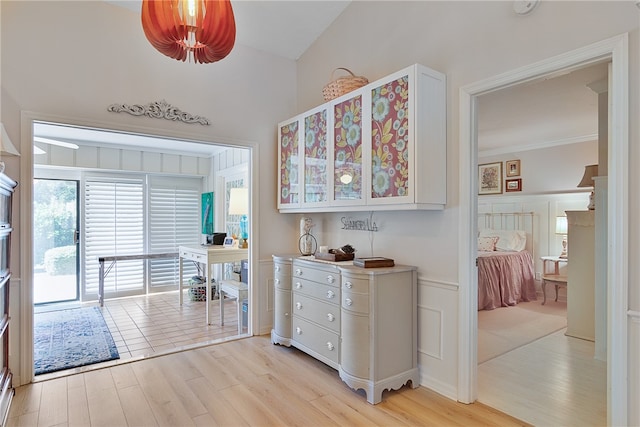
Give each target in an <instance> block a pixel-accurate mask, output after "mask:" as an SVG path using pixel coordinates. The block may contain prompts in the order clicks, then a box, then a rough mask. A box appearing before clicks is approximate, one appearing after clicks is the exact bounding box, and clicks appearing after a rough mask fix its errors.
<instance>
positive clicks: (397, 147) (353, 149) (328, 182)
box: [278, 65, 447, 212]
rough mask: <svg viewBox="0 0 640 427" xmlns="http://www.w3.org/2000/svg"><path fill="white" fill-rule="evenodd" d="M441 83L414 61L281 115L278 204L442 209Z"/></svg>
mask: <svg viewBox="0 0 640 427" xmlns="http://www.w3.org/2000/svg"><path fill="white" fill-rule="evenodd" d="M445 88H446V81H445V76H444V74H442V73H439V72H437V71H433V70H431V69H429V68H427V67H424V66H422V65H413V66H411V67H408V68H405V69H403V70H401V71H398V72H396V73H394V74H391V75H389V76H387V77H384V78H382V79H379V80H377V81H375V82H372V83H370V84H368V85H367V86H364V87H362V88H360V89H357V90H355V91H352V92H349V93H347V94H345V95H343V96H341V97H339V98H337V99H334V100H332V101H330V102H328V103H325V104H323V105H321V106H320V107H317V108H315V109H313V110H310V111H307V112H305V113H303V114H300V115H299V116H297V117H296V118H293V119H290V120H287V121H285V122H282V123H281V124H280V125H279V127H278V131H279V132H278V138H279V148H278V150H279V162H280V164H279V166H280V167H279V180H278V185H279V189H280V192H279V196H278V209H280V211H282V212H331V211H358V210H398V209H400V210H412V209H443V208H444V205H445V204H446V163H447V159H446V89H445ZM293 128H296V129H297V130H298V131H297V133H296V132H293V131H292V129H293ZM294 139H295V141H297V145H296V147H297V148H295V147H292V146H291V143H292V142H293V140H294ZM294 145H295V144H294ZM296 153H297V154H296ZM293 176H295V177H296V178H297V177H302V178H300V179H299V181H295V184H294V180H292V177H293ZM298 189H301V190H302V192H300V191H299V190H298Z"/></svg>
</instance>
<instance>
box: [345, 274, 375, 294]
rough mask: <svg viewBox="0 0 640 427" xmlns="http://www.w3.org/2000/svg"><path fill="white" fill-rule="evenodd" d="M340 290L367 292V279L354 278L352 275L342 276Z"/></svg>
mask: <svg viewBox="0 0 640 427" xmlns="http://www.w3.org/2000/svg"><path fill="white" fill-rule="evenodd" d="M342 290H343V291H347V292H356V293H359V294H368V293H369V280H368V279H355V278H353V277H342Z"/></svg>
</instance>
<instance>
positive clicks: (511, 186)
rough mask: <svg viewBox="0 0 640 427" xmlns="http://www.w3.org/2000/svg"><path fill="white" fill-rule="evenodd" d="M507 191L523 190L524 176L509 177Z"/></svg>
mask: <svg viewBox="0 0 640 427" xmlns="http://www.w3.org/2000/svg"><path fill="white" fill-rule="evenodd" d="M505 191H507V192H509V191H522V178H517V179H507V180H506V185H505Z"/></svg>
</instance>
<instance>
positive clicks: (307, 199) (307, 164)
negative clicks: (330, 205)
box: [303, 108, 327, 205]
mask: <svg viewBox="0 0 640 427" xmlns="http://www.w3.org/2000/svg"><path fill="white" fill-rule="evenodd" d="M303 162H304V204H305V205H315V204H322V203H324V202H326V201H327V109H326V108H322V109H320V110H318V111H316V112H314V113H311V114H310V115H307V116H305V117H304V158H303Z"/></svg>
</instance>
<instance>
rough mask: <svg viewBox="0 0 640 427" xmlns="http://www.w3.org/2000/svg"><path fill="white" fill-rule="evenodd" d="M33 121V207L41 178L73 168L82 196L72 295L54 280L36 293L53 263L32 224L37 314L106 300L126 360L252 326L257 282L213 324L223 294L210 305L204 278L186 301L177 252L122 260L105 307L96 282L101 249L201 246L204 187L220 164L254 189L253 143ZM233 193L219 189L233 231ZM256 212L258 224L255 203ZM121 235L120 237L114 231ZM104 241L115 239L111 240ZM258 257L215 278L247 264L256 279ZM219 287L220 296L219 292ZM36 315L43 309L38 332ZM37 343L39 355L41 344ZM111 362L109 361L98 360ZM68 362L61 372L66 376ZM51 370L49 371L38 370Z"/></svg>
mask: <svg viewBox="0 0 640 427" xmlns="http://www.w3.org/2000/svg"><path fill="white" fill-rule="evenodd" d="M30 123H31V122H30ZM32 123H33V129H32V132H33V141H34V145H33V152H34V155H33V156H32V165H33V170H34V174H33V177H34V178H35V179H34V180H33V186H32V188H31V191H32V197H31V200H32V204H31V211H32V212H33V213H34V215H36V216H37V215H38V213H37V209H39V208H40V204H39V200H40V199H39V194H40V192H41V191H40V189H39V188H40V187H41V185H40V184H41V183H43V182H67V181H69V180H67V179H66V177H68V176H73V177H74V179H73V180H71V182H75V183H76V204H77V210H76V217H75V218H76V227H75V232H74V233H73V234H72V237H73V239H75V240H73V241H74V242H75V244H76V252H75V254H76V278H77V282H76V287H75V294H74V296H73V298H68V297H67V296H66V294H65V293H63V292H62V291H55V290H54V289H49V290H50V291H51V293H53V295H50V296H47V297H46V298H45V297H39V296H38V297H37V298H36V295H37V294H38V292H39V291H38V289H36V284H37V283H38V280H37V279H38V277H37V276H38V274H39V273H40V270H41V269H42V268H44V267H41V266H42V265H43V264H42V263H40V262H39V261H38V258H36V257H35V254H36V252H37V251H38V250H41V251H42V249H40V248H39V247H38V240H37V239H38V233H40V229H39V227H38V223H37V222H36V221H37V220H36V221H34V222H33V223H32V227H33V231H32V233H31V236H33V237H32V241H31V243H32V244H31V245H29V246H31V247H32V252H33V259H32V260H31V265H32V268H31V269H30V270H31V274H32V279H33V280H32V281H31V283H32V284H33V286H32V287H31V292H32V295H33V296H34V298H33V302H34V306H32V307H31V311H32V312H35V313H36V315H38V314H40V312H42V311H52V310H61V311H62V310H66V309H69V308H70V306H74V307H73V308H77V307H86V306H90V307H94V308H98V307H99V310H100V314H101V316H102V317H103V318H104V320H105V322H106V324H107V325H108V328H109V331H110V334H111V335H112V337H113V340H114V342H115V345H116V346H117V350H118V352H119V356H120V359H119V360H121V361H122V360H126V359H127V358H132V357H136V358H139V357H150V356H155V355H158V354H164V353H167V352H172V351H178V350H179V349H181V348H184V347H187V346H188V347H193V346H194V345H206V344H211V343H214V342H217V341H220V340H228V339H229V338H232V337H236V336H241V335H242V334H245V333H246V334H251V326H250V320H251V317H252V316H251V307H252V306H251V304H250V301H251V292H252V291H251V286H249V289H248V294H249V295H248V296H249V297H248V298H247V299H246V300H245V301H242V302H241V303H242V304H238V305H237V306H236V304H224V311H225V316H224V317H225V318H226V319H225V322H224V325H222V324H221V323H222V322H215V318H216V317H215V316H214V318H213V319H214V321H213V322H212V323H211V324H207V322H206V319H207V318H206V317H205V312H206V309H205V308H206V307H209V308H213V306H215V305H216V304H218V301H213V300H212V301H209V302H208V304H207V303H206V302H205V299H206V298H204V299H203V298H200V297H201V295H200V294H199V293H198V292H196V291H198V290H199V289H200V287H199V286H194V287H185V289H184V291H183V297H184V298H183V301H181V300H180V299H179V297H178V285H177V283H178V276H179V274H178V271H179V268H178V264H179V260H178V258H177V256H176V257H175V259H159V258H149V259H142V260H130V261H129V260H125V261H118V262H117V263H116V264H117V265H116V264H114V265H113V269H112V270H111V271H110V272H108V273H106V274H104V290H105V291H104V293H105V296H106V297H107V298H106V300H105V303H104V306H100V305H99V299H98V291H97V290H98V286H97V284H98V281H99V277H98V275H99V274H102V273H100V272H99V265H98V258H99V256H110V255H118V254H121V253H124V252H121V251H125V252H126V250H128V249H130V248H131V247H132V246H131V245H134V246H135V248H134V249H135V250H134V252H135V255H145V254H154V253H158V252H160V253H163V254H164V253H167V252H175V253H176V254H177V252H178V247H179V245H192V246H196V247H200V244H201V243H202V237H203V236H202V235H201V234H200V231H201V229H202V228H201V227H200V226H199V224H198V223H199V221H200V214H201V210H200V207H199V203H200V202H201V200H202V195H203V194H205V193H209V192H210V191H213V192H215V191H216V188H217V187H216V186H217V185H218V184H217V183H216V181H215V179H216V176H217V175H218V174H219V173H220V171H221V169H230V170H236V171H240V172H238V173H239V174H241V175H242V177H241V178H242V181H241V183H242V184H243V186H246V187H247V188H249V189H250V188H251V180H250V177H251V168H250V165H251V156H252V148H251V146H247V147H245V146H232V145H224V146H223V145H213V144H208V143H204V142H199V141H191V140H181V139H174V138H165V137H160V136H150V135H142V134H133V133H126V132H120V131H114V130H108V129H97V128H87V127H80V126H75V125H68V124H62V123H54V122H45V121H38V120H34V121H33V122H32ZM56 142H62V143H63V144H58V143H56ZM221 165H224V166H221ZM227 173H229V172H228V171H227ZM236 175H237V174H236ZM52 177H56V179H52ZM249 194H250V193H249ZM107 196H108V197H107ZM227 199H228V194H225V192H220V193H216V197H215V201H216V206H215V208H216V215H215V223H214V227H215V230H214V231H216V232H217V231H225V230H228V229H229V228H230V225H229V223H230V222H233V221H237V219H236V218H235V216H232V215H229V213H228V200H227ZM109 201H110V202H109ZM114 206H117V207H118V209H120V210H118V212H115V213H114V212H111V214H109V212H106V211H105V208H107V210H113V208H114ZM116 210H117V209H116ZM247 213H248V214H249V224H251V219H250V218H251V216H250V212H247ZM109 224H111V225H110V227H111V228H109V227H108V226H109ZM232 225H233V224H232ZM231 228H233V227H231ZM236 228H237V224H236ZM132 233H133V234H132ZM116 237H117V242H115V243H114V241H112V240H114V239H115V238H116ZM185 239H188V240H185ZM101 242H102V243H105V242H106V243H105V244H106V246H105V245H102V243H101ZM101 245H102V246H101ZM114 245H115V246H114ZM100 248H102V249H100ZM132 250H133V249H132ZM249 254H250V252H249ZM250 259H251V256H250V255H249V256H248V257H247V260H246V262H244V263H242V265H241V263H240V262H238V263H237V265H225V268H224V269H218V270H214V272H213V273H212V274H211V276H212V277H211V278H212V279H214V280H216V281H217V280H219V279H220V278H225V277H220V278H219V277H218V276H217V274H233V273H235V272H236V271H241V270H242V269H244V271H243V273H244V274H243V279H244V280H245V281H248V282H249V283H251V280H250V276H252V273H251V270H252V269H251V267H250V265H251V262H250ZM94 264H95V265H94ZM196 273H197V270H196V266H194V265H191V264H188V265H187V264H185V268H184V271H183V276H184V277H183V279H185V280H184V282H188V281H189V279H190V278H192V277H193V276H194V275H195V274H196ZM208 279H209V277H208ZM111 282H113V283H111ZM50 288H51V287H50ZM212 296H215V299H217V297H218V296H217V294H216V295H212ZM44 299H48V300H49V301H48V303H49V304H46V307H45V306H44V305H42V304H38V302H39V301H40V300H44ZM70 302H72V303H74V304H69V303H70ZM35 304H38V305H37V306H36V305H35ZM236 307H237V309H238V310H243V313H242V314H243V316H236V311H235V310H236ZM216 308H217V307H216ZM210 311H211V312H212V313H214V315H217V314H218V313H219V311H218V310H217V309H212V310H210ZM236 319H242V322H243V326H244V329H241V330H242V331H243V332H242V333H239V332H238V331H239V329H238V326H237V325H236V324H235V320H236ZM35 323H36V322H35V318H34V320H33V324H32V326H31V328H30V331H29V332H31V334H33V333H34V328H33V327H34V325H35ZM31 334H29V335H31ZM27 336H28V335H27ZM34 337H35V335H34ZM31 342H32V343H33V342H34V341H31ZM30 347H31V354H33V346H30ZM105 363H107V364H112V363H117V362H113V361H110V362H105ZM31 366H34V364H33V363H31ZM102 366H104V363H100V364H98V365H95V367H102ZM61 371H62V370H61ZM61 371H60V372H54V373H53V375H55V376H58V375H60V374H61ZM31 372H32V373H33V371H31ZM62 374H64V372H62ZM31 377H32V378H33V375H31ZM47 377H49V375H47V376H44V377H39V378H38V379H46V378H47Z"/></svg>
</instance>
